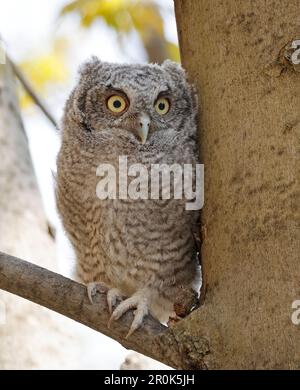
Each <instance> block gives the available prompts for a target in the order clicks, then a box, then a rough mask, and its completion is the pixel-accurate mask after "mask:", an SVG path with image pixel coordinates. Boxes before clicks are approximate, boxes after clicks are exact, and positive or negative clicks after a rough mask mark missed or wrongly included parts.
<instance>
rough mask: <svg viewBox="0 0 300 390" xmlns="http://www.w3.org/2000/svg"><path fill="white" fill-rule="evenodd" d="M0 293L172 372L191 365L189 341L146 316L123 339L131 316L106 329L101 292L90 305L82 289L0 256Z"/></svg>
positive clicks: (126, 316) (62, 279)
mask: <svg viewBox="0 0 300 390" xmlns="http://www.w3.org/2000/svg"><path fill="white" fill-rule="evenodd" d="M0 289H3V290H5V291H8V292H10V293H13V294H16V295H19V296H20V297H22V298H26V299H29V300H30V301H32V302H35V303H38V304H39V305H42V306H44V307H47V308H48V309H51V310H54V311H56V312H58V313H60V314H63V315H64V316H66V317H69V318H71V319H73V320H75V321H77V322H80V323H82V324H84V325H87V326H89V327H90V328H92V329H94V330H97V331H99V332H101V333H103V334H105V335H107V336H109V337H111V338H113V339H115V340H116V341H118V342H120V343H121V344H122V345H123V346H124V347H125V348H130V349H133V350H135V351H137V352H140V353H143V354H146V355H148V356H150V357H153V358H155V359H157V360H160V361H161V362H163V363H165V364H168V365H170V366H173V367H175V368H190V367H192V366H193V364H194V363H193V361H194V358H193V352H194V350H195V346H194V344H193V343H191V342H192V340H190V339H189V338H188V337H187V335H185V333H184V332H177V330H176V329H175V330H173V329H172V328H169V329H168V328H166V327H164V326H163V325H161V324H160V323H159V322H157V321H156V320H154V319H153V318H152V317H150V316H148V317H147V318H146V320H145V322H144V325H143V327H142V328H140V329H138V330H137V331H136V332H135V333H134V334H133V335H132V336H130V337H129V338H128V339H125V336H126V334H127V332H128V329H129V327H130V324H131V322H132V320H133V314H132V313H131V312H129V313H127V314H125V315H124V316H122V318H121V319H119V320H118V321H115V322H114V323H113V324H112V325H111V326H110V328H108V327H107V323H108V320H109V318H110V314H109V312H108V307H107V301H106V290H105V289H104V290H103V293H102V294H101V293H97V295H96V296H95V298H94V302H95V304H94V305H92V304H91V303H90V302H89V300H88V297H87V291H86V287H85V286H84V285H82V284H79V283H77V282H75V281H73V280H71V279H68V278H65V277H64V276H62V275H59V274H57V273H54V272H51V271H49V270H47V269H45V268H41V267H39V266H37V265H34V264H31V263H28V262H26V261H22V260H20V259H18V258H16V257H13V256H9V255H7V254H5V253H1V252H0ZM187 341H188V342H189V343H191V345H189V344H188V343H186V342H187ZM204 347H205V346H204Z"/></svg>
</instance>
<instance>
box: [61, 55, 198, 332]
mask: <svg viewBox="0 0 300 390" xmlns="http://www.w3.org/2000/svg"><path fill="white" fill-rule="evenodd" d="M196 115H197V100H196V96H195V92H194V90H193V88H192V87H191V86H190V85H189V84H188V82H187V79H186V74H185V72H184V70H183V69H182V68H181V67H180V66H179V65H178V64H176V63H173V62H171V61H169V60H168V61H165V62H164V63H163V64H162V65H161V66H160V65H156V64H149V65H124V64H112V63H106V62H101V61H100V60H99V59H98V58H95V57H93V58H92V60H90V61H89V62H87V63H85V64H84V65H83V66H82V68H81V70H80V79H79V82H78V84H77V86H76V87H75V89H74V90H73V92H72V93H71V95H70V97H69V99H68V101H67V103H66V107H65V113H64V119H63V132H62V145H61V149H60V152H59V155H58V159H57V168H58V170H57V205H58V209H59V212H60V214H61V217H62V220H63V224H64V227H65V229H66V231H67V234H68V236H69V238H70V240H71V242H72V244H73V246H74V249H75V252H76V257H77V271H78V275H79V277H80V278H81V279H82V281H83V282H84V283H86V284H87V286H88V294H89V297H90V299H91V300H92V296H93V294H94V293H95V291H96V289H97V283H102V284H105V285H106V286H107V287H108V289H109V291H108V293H107V302H108V308H109V310H110V312H111V313H112V317H111V320H116V319H118V318H119V317H121V316H122V315H123V314H124V313H125V312H126V311H128V310H129V309H135V312H134V320H133V322H132V325H131V328H130V331H129V334H131V333H132V332H133V331H134V330H135V329H137V328H138V327H139V326H140V324H141V323H142V321H143V318H144V316H145V315H146V314H147V313H148V312H150V313H151V314H152V315H153V316H154V317H155V318H157V319H158V320H160V321H161V322H166V321H168V319H169V317H173V316H174V303H175V302H176V298H177V296H179V295H180V294H181V295H182V291H187V292H188V291H190V290H192V291H195V290H197V288H199V277H200V275H199V274H200V270H199V264H198V259H197V249H196V243H195V240H194V235H193V234H194V232H195V227H196V223H197V219H198V211H187V210H186V207H185V205H186V199H184V198H183V199H174V197H173V198H171V199H163V198H162V196H159V197H158V199H131V198H129V197H127V199H120V198H118V197H117V199H104V200H101V199H99V197H97V195H96V187H97V183H98V182H99V177H97V175H96V172H97V167H98V166H99V164H111V165H112V166H113V167H115V169H116V172H118V169H119V156H127V158H128V167H129V166H130V164H133V163H139V164H144V166H146V167H147V168H150V167H151V164H163V163H164V164H174V163H176V164H181V165H182V166H183V164H196V163H197V162H198V146H197V127H196ZM149 177H150V176H149ZM128 180H129V179H128ZM129 181H130V180H129ZM149 187H150V186H149ZM119 300H121V303H119V305H117V307H115V305H116V303H118V302H119ZM113 309H114V310H113Z"/></svg>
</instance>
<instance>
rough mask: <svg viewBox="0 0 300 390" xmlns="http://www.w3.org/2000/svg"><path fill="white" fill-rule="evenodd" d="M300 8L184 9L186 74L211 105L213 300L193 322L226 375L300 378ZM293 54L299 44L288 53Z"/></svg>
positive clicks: (207, 245) (208, 267) (221, 5)
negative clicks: (292, 57) (292, 58)
mask: <svg viewBox="0 0 300 390" xmlns="http://www.w3.org/2000/svg"><path fill="white" fill-rule="evenodd" d="M299 10H300V2H299V1H298V0H281V1H279V0H278V1H271V0H266V1H261V0H237V1H232V0H211V1H207V0H197V1H193V0H175V11H176V18H177V25H178V33H179V40H180V47H181V56H182V60H183V65H184V67H185V68H186V69H187V71H188V73H189V76H190V79H191V81H192V82H194V83H195V85H196V86H197V89H198V91H199V95H200V111H201V115H200V118H201V119H200V144H201V147H200V152H201V157H202V160H203V162H204V164H205V205H204V210H203V214H202V223H203V225H204V227H205V230H206V238H205V240H204V243H203V246H202V261H203V263H204V279H205V282H206V287H207V288H206V295H205V299H204V304H203V306H202V307H201V308H200V309H199V310H196V311H195V312H194V313H192V315H191V316H190V318H189V320H188V321H186V322H185V324H184V328H185V329H186V330H187V329H188V330H189V334H190V336H192V337H193V338H194V339H196V338H197V337H205V338H206V339H207V341H208V344H209V351H210V352H209V353H208V354H207V355H206V356H204V358H203V361H204V363H205V365H206V366H207V367H208V368H217V369H220V368H222V369H228V368H234V369H242V368H248V369H249V368H250V369H251V368H255V369H262V368H268V369H275V368H280V369H283V368H286V369H296V368H298V369H299V368H300V330H299V329H298V328H297V326H295V325H294V324H293V323H292V321H291V314H292V308H291V305H292V302H293V301H294V300H296V299H299V296H300V291H299V282H300V264H299V256H300V214H299V205H300V180H299V179H300V147H299V138H300V113H299V107H300V94H299V87H300V74H299V73H297V72H296V71H295V67H294V66H292V65H291V63H289V61H287V59H286V58H284V56H283V51H282V50H281V49H282V48H283V47H284V46H285V45H286V44H288V43H289V42H291V41H293V40H295V39H297V38H298V39H300V26H299V17H298V15H299ZM288 46H289V45H288Z"/></svg>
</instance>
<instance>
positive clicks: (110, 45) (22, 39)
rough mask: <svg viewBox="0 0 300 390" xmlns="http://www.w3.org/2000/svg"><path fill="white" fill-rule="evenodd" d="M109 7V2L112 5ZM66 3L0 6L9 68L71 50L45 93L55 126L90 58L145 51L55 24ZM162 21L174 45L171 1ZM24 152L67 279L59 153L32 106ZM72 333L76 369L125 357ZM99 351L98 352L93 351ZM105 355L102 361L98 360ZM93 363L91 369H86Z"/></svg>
mask: <svg viewBox="0 0 300 390" xmlns="http://www.w3.org/2000/svg"><path fill="white" fill-rule="evenodd" d="M112 1H114V0H112ZM68 2H69V1H68V0H51V1H45V0H44V1H42V0H0V36H1V37H2V39H3V40H4V41H5V43H6V47H7V51H8V53H9V55H10V56H11V58H12V59H13V60H14V61H15V62H21V61H24V60H28V59H30V57H31V56H36V55H38V54H39V53H43V52H45V51H48V50H50V48H51V45H52V43H53V40H54V38H56V37H60V36H66V37H67V38H69V39H70V41H71V45H70V47H69V48H68V63H67V65H68V67H69V70H70V78H69V80H68V81H67V82H66V83H64V84H62V85H60V86H55V88H53V89H50V91H49V93H48V95H47V100H46V104H47V106H48V107H49V109H50V111H51V112H52V113H53V115H54V116H55V118H56V119H57V121H60V118H61V116H62V110H63V106H64V102H65V100H66V98H67V96H68V94H69V93H70V90H71V89H72V87H73V85H74V84H75V82H76V73H77V69H78V66H79V64H80V63H82V62H83V61H85V60H86V59H87V58H89V57H90V56H91V55H97V56H98V57H99V58H101V59H102V60H106V61H112V62H144V61H146V53H145V50H144V48H143V46H142V44H141V42H140V40H139V37H138V35H137V33H132V34H131V35H130V37H129V39H128V41H127V42H128V45H127V47H126V50H121V48H120V45H119V44H118V40H117V35H116V33H115V32H114V31H113V30H111V29H110V28H108V27H107V26H106V25H105V23H104V22H103V23H102V22H99V23H96V24H94V25H93V26H92V27H91V28H90V29H88V30H82V29H81V28H80V24H79V18H78V17H76V16H75V15H68V16H66V17H64V18H63V19H59V18H58V15H59V11H60V10H61V9H62V7H63V6H64V5H66V4H68ZM158 4H159V5H160V8H161V12H162V15H163V17H164V20H165V33H166V37H167V38H168V40H170V41H172V42H174V43H177V32H176V23H175V16H174V11H173V1H172V0H162V1H158ZM23 119H24V123H25V128H26V132H27V134H28V137H29V143H30V150H31V155H32V159H33V162H34V167H35V171H36V175H37V177H38V182H39V186H40V190H41V193H42V197H43V202H44V206H45V210H46V213H47V216H48V218H49V220H50V221H51V223H52V224H53V225H54V226H55V227H56V229H57V254H58V260H59V267H60V272H61V273H63V274H65V275H66V276H70V275H71V271H72V267H73V265H74V261H73V260H74V259H73V252H72V250H71V248H70V246H69V245H68V242H67V240H66V237H65V235H64V233H63V230H62V227H61V224H60V221H59V218H58V216H57V213H56V208H55V200H54V191H53V177H52V172H55V170H56V167H55V165H56V164H55V160H56V155H57V152H58V149H59V145H60V140H59V134H58V133H56V132H55V130H54V128H53V126H52V125H51V124H50V123H49V122H48V120H47V119H46V118H45V117H44V116H43V115H42V114H41V113H40V111H39V109H38V108H36V107H35V106H33V107H31V109H30V110H24V111H23ZM74 327H76V329H77V331H79V332H83V333H84V332H86V347H85V348H86V350H85V352H86V353H84V354H83V361H82V362H81V364H80V367H81V368H107V369H117V368H118V367H119V366H120V363H121V362H122V361H123V359H124V356H125V355H126V354H127V352H126V350H125V349H123V348H121V347H120V345H119V344H118V343H116V342H113V341H112V340H111V339H108V338H107V337H105V336H102V335H100V334H99V333H96V332H93V331H91V330H89V331H87V330H86V331H84V330H83V329H82V328H83V327H82V326H81V325H78V324H74ZM96 345H99V346H101V350H100V351H99V348H96ZM104 353H105V359H104ZM91 362H93V363H91Z"/></svg>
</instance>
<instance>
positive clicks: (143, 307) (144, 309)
mask: <svg viewBox="0 0 300 390" xmlns="http://www.w3.org/2000/svg"><path fill="white" fill-rule="evenodd" d="M133 308H135V309H136V310H135V311H134V313H133V314H134V319H133V321H132V324H131V327H130V329H129V332H128V333H127V335H126V337H125V338H126V339H127V338H128V337H129V336H131V335H132V333H133V332H135V331H136V330H137V329H138V328H139V327H140V326H141V324H142V322H143V319H144V317H145V316H146V315H147V314H148V302H147V298H146V297H144V296H141V295H133V296H132V297H130V298H127V299H125V301H123V302H121V303H120V304H119V305H118V306H117V307H116V308H115V310H114V311H113V313H112V315H111V317H110V319H109V321H108V324H107V326H108V328H109V327H110V326H111V323H112V322H113V321H115V320H118V319H119V318H120V317H121V316H122V315H123V314H125V313H126V312H127V311H128V310H130V309H133Z"/></svg>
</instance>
